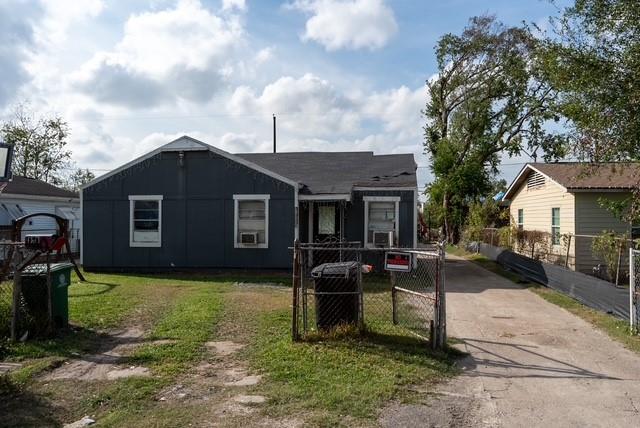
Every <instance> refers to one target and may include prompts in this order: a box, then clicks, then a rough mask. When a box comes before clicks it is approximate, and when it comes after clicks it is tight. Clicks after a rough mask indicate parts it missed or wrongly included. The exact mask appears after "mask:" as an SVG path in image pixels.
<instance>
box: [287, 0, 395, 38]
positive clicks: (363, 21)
mask: <svg viewBox="0 0 640 428" xmlns="http://www.w3.org/2000/svg"><path fill="white" fill-rule="evenodd" d="M289 7H290V8H292V9H297V10H301V11H303V12H305V13H308V14H310V15H311V17H310V18H309V19H308V20H307V23H306V28H305V33H304V35H303V40H313V41H315V42H317V43H320V44H321V45H323V46H324V47H325V49H327V50H329V51H335V50H339V49H354V50H355V49H362V48H367V49H370V50H374V49H379V48H381V47H383V46H385V45H386V44H387V42H388V41H389V39H390V38H391V37H392V36H393V35H394V34H395V33H396V32H397V30H398V24H397V23H396V20H395V16H394V13H393V10H392V9H391V8H390V7H389V6H387V5H386V4H385V3H384V0H346V1H345V0H296V1H295V2H293V3H292V4H290V5H289Z"/></svg>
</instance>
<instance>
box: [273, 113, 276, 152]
mask: <svg viewBox="0 0 640 428" xmlns="http://www.w3.org/2000/svg"><path fill="white" fill-rule="evenodd" d="M275 152H276V115H275V113H274V115H273V153H275Z"/></svg>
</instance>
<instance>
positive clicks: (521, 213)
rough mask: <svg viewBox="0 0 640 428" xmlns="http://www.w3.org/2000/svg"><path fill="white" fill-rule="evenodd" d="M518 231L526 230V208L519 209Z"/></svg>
mask: <svg viewBox="0 0 640 428" xmlns="http://www.w3.org/2000/svg"><path fill="white" fill-rule="evenodd" d="M518 230H524V208H520V209H518Z"/></svg>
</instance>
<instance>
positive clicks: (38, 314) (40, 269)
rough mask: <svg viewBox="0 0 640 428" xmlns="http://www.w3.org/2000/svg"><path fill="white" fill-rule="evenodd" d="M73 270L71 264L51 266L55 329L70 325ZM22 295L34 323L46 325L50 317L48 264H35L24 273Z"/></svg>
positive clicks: (54, 264) (52, 306)
mask: <svg viewBox="0 0 640 428" xmlns="http://www.w3.org/2000/svg"><path fill="white" fill-rule="evenodd" d="M71 269H73V265H72V264H71V263H52V264H51V269H50V275H51V303H52V304H51V309H52V312H53V324H54V327H55V328H65V327H67V326H68V325H69V285H71ZM22 295H23V296H24V299H25V303H26V306H27V307H28V308H29V312H30V313H31V316H32V317H33V318H34V321H36V322H37V323H38V324H42V323H46V320H47V317H48V301H47V265H46V264H33V265H30V266H27V268H26V269H25V270H24V271H22ZM39 327H40V326H39Z"/></svg>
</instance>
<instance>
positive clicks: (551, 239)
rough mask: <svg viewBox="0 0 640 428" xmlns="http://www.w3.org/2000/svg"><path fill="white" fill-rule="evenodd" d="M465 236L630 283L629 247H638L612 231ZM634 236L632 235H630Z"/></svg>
mask: <svg viewBox="0 0 640 428" xmlns="http://www.w3.org/2000/svg"><path fill="white" fill-rule="evenodd" d="M472 235H473V236H471V237H467V240H470V241H476V242H477V241H479V242H483V243H485V244H489V245H492V246H495V247H503V248H507V249H510V250H512V251H514V252H516V253H518V254H521V255H523V256H526V257H529V258H531V259H534V260H539V261H542V262H545V263H550V264H554V265H558V266H563V267H566V268H568V269H571V270H574V271H577V272H582V273H585V274H587V275H592V276H595V277H597V278H600V279H603V280H605V281H608V282H611V283H612V284H615V285H620V286H626V285H627V284H629V282H628V281H629V274H630V271H629V258H628V256H629V249H630V248H638V247H640V238H635V239H632V237H630V236H628V235H625V234H616V233H613V232H610V233H603V234H600V235H584V234H571V233H563V234H560V233H556V234H553V233H550V232H547V231H539V230H519V229H517V228H514V227H508V226H507V227H503V228H485V229H482V230H480V231H479V232H478V233H474V234H472ZM632 236H635V235H632Z"/></svg>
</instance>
